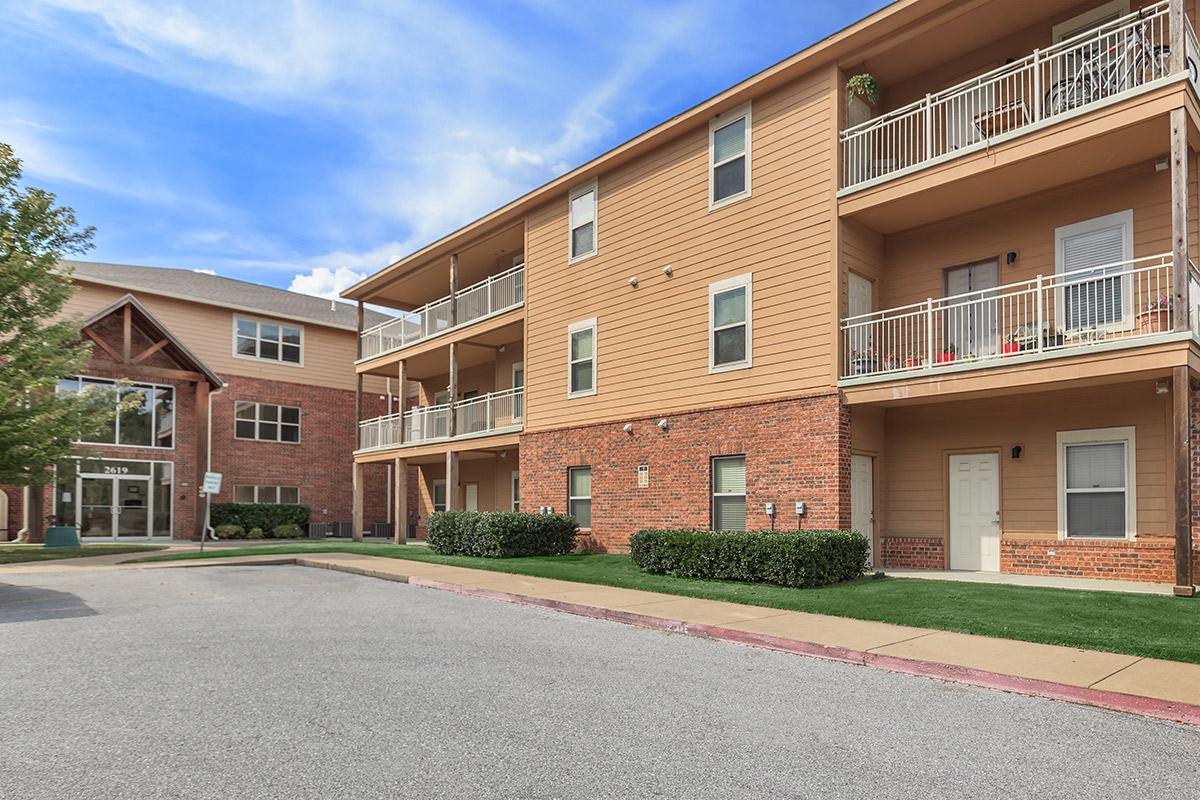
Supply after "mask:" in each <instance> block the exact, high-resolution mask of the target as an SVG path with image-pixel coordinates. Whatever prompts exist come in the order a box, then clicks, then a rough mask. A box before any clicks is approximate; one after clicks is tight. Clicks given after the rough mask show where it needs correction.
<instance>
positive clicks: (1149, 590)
mask: <svg viewBox="0 0 1200 800" xmlns="http://www.w3.org/2000/svg"><path fill="white" fill-rule="evenodd" d="M884 573H885V574H886V575H887V576H888V577H890V578H918V579H922V580H930V581H962V582H963V583H994V584H999V585H1005V586H1037V587H1040V588H1043V589H1078V590H1079V591H1083V592H1126V593H1129V594H1166V595H1172V594H1174V592H1173V588H1174V587H1172V586H1171V584H1169V583H1150V582H1148V581H1102V580H1097V579H1095V578H1065V577H1061V576H1057V575H1017V574H1014V573H1011V572H1003V573H1001V572H973V571H969V570H961V569H898V568H894V567H886V568H885V569H884Z"/></svg>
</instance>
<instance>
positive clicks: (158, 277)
mask: <svg viewBox="0 0 1200 800" xmlns="http://www.w3.org/2000/svg"><path fill="white" fill-rule="evenodd" d="M62 263H63V264H64V265H65V266H69V267H70V268H71V269H72V271H73V272H74V275H75V278H76V279H78V280H81V281H91V282H95V283H102V284H107V285H109V286H117V287H119V288H121V289H125V290H127V291H130V292H146V293H148V294H160V295H165V296H167V297H180V298H184V299H187V300H193V301H195V302H199V303H206V304H209V305H217V306H223V307H226V308H233V309H238V310H241V311H249V312H257V313H259V314H265V315H268V316H276V317H284V318H286V319H293V320H296V321H298V322H313V323H316V324H318V325H328V326H331V327H334V328H348V329H350V330H354V329H355V327H356V321H355V307H354V306H353V305H352V304H350V303H343V302H341V301H336V302H334V303H332V304H331V303H330V301H328V300H324V299H322V298H320V297H313V296H312V295H307V294H300V293H299V292H289V291H286V290H284V289H276V288H274V287H272V286H263V285H262V284H258V283H249V282H247V281H239V280H236V279H234V278H222V277H221V276H219V275H208V274H206V273H203V272H196V271H194V270H190V269H170V268H166V267H136V266H130V265H127V264H102V263H99V262H95V261H63V262H62ZM387 319H390V317H388V316H387V315H386V314H381V313H379V312H378V311H372V310H371V309H369V308H368V309H365V310H364V313H363V327H365V328H369V327H371V326H372V325H376V324H378V323H380V322H383V321H385V320H387Z"/></svg>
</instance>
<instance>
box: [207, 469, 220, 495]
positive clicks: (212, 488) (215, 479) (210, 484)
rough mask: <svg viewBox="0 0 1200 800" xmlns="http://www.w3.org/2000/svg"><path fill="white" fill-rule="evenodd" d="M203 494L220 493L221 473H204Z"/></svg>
mask: <svg viewBox="0 0 1200 800" xmlns="http://www.w3.org/2000/svg"><path fill="white" fill-rule="evenodd" d="M202 491H203V492H204V493H205V494H220V493H221V473H219V472H206V473H204V488H203V490H202Z"/></svg>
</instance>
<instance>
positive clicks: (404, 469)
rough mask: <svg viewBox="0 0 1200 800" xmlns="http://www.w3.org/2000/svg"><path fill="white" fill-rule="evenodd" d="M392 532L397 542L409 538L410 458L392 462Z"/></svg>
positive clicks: (401, 542) (399, 542) (402, 542)
mask: <svg viewBox="0 0 1200 800" xmlns="http://www.w3.org/2000/svg"><path fill="white" fill-rule="evenodd" d="M392 482H393V485H392V534H393V540H394V541H395V542H396V544H404V542H405V540H406V539H408V459H406V458H397V459H396V460H395V461H394V462H392Z"/></svg>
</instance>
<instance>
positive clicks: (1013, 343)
mask: <svg viewBox="0 0 1200 800" xmlns="http://www.w3.org/2000/svg"><path fill="white" fill-rule="evenodd" d="M1000 352H1001V353H1003V354H1004V357H1005V358H1008V357H1009V356H1015V355H1016V354H1017V353H1019V352H1021V337H1019V336H1018V335H1017V333H1016V332H1015V331H1014V332H1013V333H1010V334H1009V335H1008V336H1005V337H1004V344H1002V345H1000Z"/></svg>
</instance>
